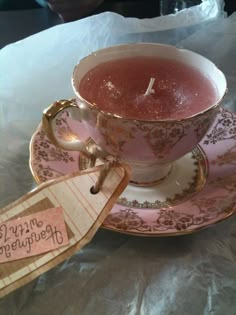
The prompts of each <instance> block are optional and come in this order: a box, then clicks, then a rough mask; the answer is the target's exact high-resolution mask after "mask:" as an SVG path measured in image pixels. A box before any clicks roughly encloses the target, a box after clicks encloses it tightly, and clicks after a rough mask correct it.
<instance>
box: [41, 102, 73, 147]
mask: <svg viewBox="0 0 236 315" xmlns="http://www.w3.org/2000/svg"><path fill="white" fill-rule="evenodd" d="M68 107H77V105H76V104H75V100H74V99H71V100H60V101H56V102H54V103H52V104H51V105H50V106H49V107H48V108H46V109H45V110H44V111H43V117H42V124H43V129H44V131H45V132H46V134H47V136H48V138H49V139H50V141H51V142H52V143H53V144H54V145H55V146H60V144H59V143H58V141H57V139H56V137H55V136H54V133H53V131H52V125H51V121H52V119H53V118H55V117H56V116H57V115H58V114H59V113H60V112H62V111H63V110H65V109H66V108H68ZM62 149H63V148H62Z"/></svg>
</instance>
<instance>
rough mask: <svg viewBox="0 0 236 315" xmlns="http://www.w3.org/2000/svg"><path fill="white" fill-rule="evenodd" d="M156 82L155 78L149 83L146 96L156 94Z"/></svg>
mask: <svg viewBox="0 0 236 315" xmlns="http://www.w3.org/2000/svg"><path fill="white" fill-rule="evenodd" d="M154 82H155V78H151V79H150V81H149V84H148V87H147V90H146V92H145V93H144V95H145V96H146V95H150V94H152V93H155V90H154V89H153V88H152V87H153V84H154Z"/></svg>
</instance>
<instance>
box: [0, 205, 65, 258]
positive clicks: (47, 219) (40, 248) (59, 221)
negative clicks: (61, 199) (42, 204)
mask: <svg viewBox="0 0 236 315" xmlns="http://www.w3.org/2000/svg"><path fill="white" fill-rule="evenodd" d="M67 244H68V236H67V231H66V226H65V222H64V217H63V210H62V208H61V207H57V208H51V209H47V210H44V211H40V212H37V213H35V214H31V215H28V216H25V217H21V218H18V219H13V220H9V221H7V222H4V223H1V224H0V263H2V262H6V261H11V260H16V259H21V258H24V257H29V256H34V255H38V254H41V253H45V252H48V251H50V250H53V249H56V248H58V247H61V246H64V245H67Z"/></svg>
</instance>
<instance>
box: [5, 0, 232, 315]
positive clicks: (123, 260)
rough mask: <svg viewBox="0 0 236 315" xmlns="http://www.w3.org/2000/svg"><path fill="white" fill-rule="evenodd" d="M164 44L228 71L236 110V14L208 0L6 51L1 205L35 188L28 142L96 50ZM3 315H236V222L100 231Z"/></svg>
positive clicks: (56, 33) (81, 25) (77, 25)
mask: <svg viewBox="0 0 236 315" xmlns="http://www.w3.org/2000/svg"><path fill="white" fill-rule="evenodd" d="M127 42H159V43H166V44H172V45H176V46H177V47H184V48H187V49H191V50H193V51H196V52H198V53H200V54H202V55H204V56H206V57H207V58H209V59H211V60H212V61H213V62H215V63H216V64H217V66H218V67H220V69H221V70H222V71H223V72H224V73H225V75H226V78H227V81H228V89H229V90H228V93H227V95H226V97H225V98H224V106H225V107H227V108H228V109H230V110H231V111H234V112H236V14H234V15H232V16H230V17H226V15H225V14H224V12H223V2H222V1H220V0H218V1H213V0H209V1H208V0H205V1H203V2H202V3H201V4H200V5H198V6H196V7H193V8H189V9H186V10H183V11H180V12H179V13H178V14H177V15H169V16H161V17H156V18H153V19H143V20H139V19H136V18H124V17H122V16H120V15H117V14H114V13H111V12H105V13H102V14H99V15H97V16H92V17H88V18H86V19H83V20H79V21H76V22H72V23H68V24H62V25H58V26H56V27H53V28H51V29H48V30H46V31H43V32H41V33H38V34H35V35H33V36H31V37H29V38H26V39H24V40H22V41H19V42H16V43H14V44H11V45H8V46H6V47H4V48H3V49H2V50H0V206H1V207H3V206H5V205H6V204H8V203H10V202H11V201H13V200H16V199H17V198H18V197H20V196H21V195H23V194H24V193H26V192H27V191H29V190H31V189H32V188H33V187H35V182H34V180H33V178H32V176H31V173H30V170H29V166H28V159H29V149H28V146H29V141H30V138H31V135H32V133H33V132H34V130H35V128H36V127H37V125H38V124H39V122H40V119H41V113H42V110H43V109H44V108H45V107H47V106H48V105H49V104H50V103H51V102H53V101H55V100H57V99H61V98H69V97H71V96H73V92H72V88H71V85H70V77H71V73H72V70H73V67H74V65H75V64H76V63H77V62H78V61H79V60H80V59H81V58H82V57H84V56H86V55H87V54H88V53H90V52H91V51H93V50H96V49H99V48H102V47H105V46H110V45H113V44H119V43H127ZM0 314H1V315H19V314H22V315H39V314H40V315H42V314H43V315H49V314H50V315H52V314H53V315H54V314H57V315H59V314H63V315H71V314H72V315H74V314H76V315H77V314H88V315H90V314H97V315H99V314H100V315H104V314H112V315H121V314H122V315H123V314H124V315H126V314H129V315H139V314H140V315H159V314H163V315H170V314H175V315H184V314H186V315H189V314H191V315H206V314H212V315H222V314H225V315H235V314H236V217H235V216H233V217H231V218H230V219H228V220H226V221H224V222H222V223H219V224H217V225H215V226H213V227H211V228H208V229H206V230H203V231H201V232H198V233H195V234H192V235H188V236H182V237H171V238H142V237H134V236H128V235H123V234H118V233H114V232H110V231H106V230H103V229H100V230H99V231H98V233H97V234H96V236H95V237H94V239H93V240H92V242H91V243H90V244H88V245H87V246H86V247H84V248H83V249H82V250H81V251H80V252H78V253H76V254H75V255H73V256H72V257H71V258H69V259H68V260H67V261H65V262H64V263H62V264H60V265H59V266H57V267H56V268H54V269H53V270H51V271H49V272H47V273H45V274H43V275H42V276H40V277H39V278H37V279H36V280H34V281H33V282H31V283H29V284H28V285H26V286H25V287H23V288H21V289H18V290H17V291H15V292H13V293H11V294H10V295H8V296H6V297H4V298H2V299H1V300H0Z"/></svg>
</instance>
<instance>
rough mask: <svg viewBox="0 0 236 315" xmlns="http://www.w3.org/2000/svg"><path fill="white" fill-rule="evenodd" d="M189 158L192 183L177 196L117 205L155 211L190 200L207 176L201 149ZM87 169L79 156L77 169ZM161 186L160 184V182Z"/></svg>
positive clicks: (122, 199) (120, 201) (89, 143)
mask: <svg viewBox="0 0 236 315" xmlns="http://www.w3.org/2000/svg"><path fill="white" fill-rule="evenodd" d="M93 143H94V142H93V140H92V139H91V138H89V139H88V140H87V142H86V145H87V147H90V146H92V145H93ZM191 153H192V156H191V158H192V159H193V160H194V164H195V165H196V169H195V171H194V174H193V177H192V181H191V182H190V183H189V186H188V187H187V188H185V189H183V191H182V192H181V193H179V194H175V195H174V197H172V198H167V199H166V200H165V201H160V200H156V201H154V202H150V201H144V202H139V201H138V200H128V199H127V198H125V197H120V198H119V199H118V200H117V204H119V205H122V206H125V207H129V208H140V209H143V208H144V209H157V208H166V207H171V206H174V205H176V204H179V203H181V202H183V201H186V200H187V199H189V198H191V197H192V196H193V195H194V194H195V193H197V192H198V191H200V190H201V189H202V188H203V187H204V185H205V183H206V180H207V176H208V167H207V158H206V156H205V153H204V152H203V151H202V149H201V148H200V147H199V146H197V147H196V148H195V149H193V150H192V152H191ZM88 167H89V159H88V158H86V157H85V156H82V155H80V156H79V168H80V170H85V169H87V168H88ZM160 184H161V182H160Z"/></svg>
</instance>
